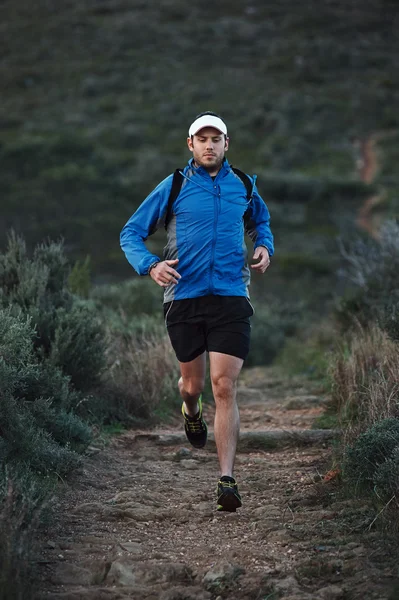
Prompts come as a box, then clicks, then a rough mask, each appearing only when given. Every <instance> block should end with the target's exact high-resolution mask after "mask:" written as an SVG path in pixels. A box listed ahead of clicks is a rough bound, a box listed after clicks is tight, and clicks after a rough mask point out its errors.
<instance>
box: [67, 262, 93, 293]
mask: <svg viewBox="0 0 399 600" xmlns="http://www.w3.org/2000/svg"><path fill="white" fill-rule="evenodd" d="M68 284H69V289H70V290H71V292H72V293H73V294H76V295H77V296H81V297H82V298H88V297H89V294H90V287H91V282H90V256H86V258H85V259H84V260H83V261H80V260H77V261H76V263H75V264H74V265H73V268H72V270H71V272H70V274H69V277H68Z"/></svg>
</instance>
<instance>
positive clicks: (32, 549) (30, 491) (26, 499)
mask: <svg viewBox="0 0 399 600" xmlns="http://www.w3.org/2000/svg"><path fill="white" fill-rule="evenodd" d="M52 486H53V481H52V480H50V479H43V478H41V480H40V481H39V479H38V478H37V477H35V476H34V475H33V474H32V472H31V471H30V470H29V469H28V468H27V467H26V466H25V467H24V466H21V465H19V466H18V468H17V469H15V468H14V467H12V466H10V465H8V466H7V467H4V465H3V467H2V469H1V470H0V539H1V544H0V600H31V598H33V597H35V592H36V591H37V590H36V586H35V585H34V583H33V581H34V565H35V561H34V557H35V556H37V548H36V541H35V538H36V530H37V528H38V526H39V521H40V518H41V514H42V511H43V508H44V507H45V503H46V499H47V497H48V495H49V493H50V491H51V489H52Z"/></svg>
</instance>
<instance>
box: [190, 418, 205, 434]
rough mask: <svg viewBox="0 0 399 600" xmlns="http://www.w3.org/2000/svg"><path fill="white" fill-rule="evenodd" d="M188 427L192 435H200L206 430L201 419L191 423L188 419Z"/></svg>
mask: <svg viewBox="0 0 399 600" xmlns="http://www.w3.org/2000/svg"><path fill="white" fill-rule="evenodd" d="M186 427H187V429H188V430H189V431H190V433H200V432H201V431H203V430H204V426H203V424H202V419H201V418H199V419H196V420H195V421H189V420H188V419H186Z"/></svg>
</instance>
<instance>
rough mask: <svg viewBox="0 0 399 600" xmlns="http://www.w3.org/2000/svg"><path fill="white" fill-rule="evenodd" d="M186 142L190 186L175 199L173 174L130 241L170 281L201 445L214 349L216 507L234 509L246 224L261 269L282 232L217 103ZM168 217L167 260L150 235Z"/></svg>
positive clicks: (182, 382) (133, 222) (160, 280)
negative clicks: (149, 244) (151, 247)
mask: <svg viewBox="0 0 399 600" xmlns="http://www.w3.org/2000/svg"><path fill="white" fill-rule="evenodd" d="M187 145H188V148H189V150H190V152H192V154H193V157H192V159H191V160H190V161H189V162H188V165H187V166H186V167H185V169H184V170H183V171H181V188H179V190H178V194H177V197H176V198H175V200H174V202H173V206H172V207H170V195H171V190H172V185H174V176H173V175H170V176H169V177H167V178H166V179H165V180H164V181H162V182H161V183H160V184H159V185H158V186H157V187H156V188H155V189H154V190H153V192H151V194H150V195H149V196H148V197H147V198H146V199H145V200H144V202H143V203H142V204H141V206H140V207H139V208H138V209H137V211H136V212H135V213H134V215H133V216H132V217H131V218H130V219H129V221H128V222H127V223H126V225H125V226H124V228H123V230H122V233H121V247H122V249H123V250H124V252H125V254H126V257H127V259H128V261H129V262H130V264H131V265H132V266H133V267H134V269H135V270H136V271H137V273H139V274H140V275H147V274H149V275H150V277H151V278H152V279H153V280H154V282H155V283H157V284H158V285H160V286H161V287H163V288H164V289H165V292H164V313H165V322H166V326H167V330H168V333H169V337H170V340H171V343H172V346H173V348H174V351H175V353H176V356H177V359H178V361H179V365H180V371H181V377H180V379H179V382H178V387H179V392H180V395H181V398H182V400H183V404H182V413H183V418H184V425H185V432H186V435H187V438H188V440H189V441H190V443H191V444H192V445H193V446H194V447H196V448H202V447H203V446H204V445H205V443H206V439H207V426H206V423H205V421H204V418H203V415H202V397H201V394H202V391H203V389H204V383H205V369H206V352H208V353H209V363H210V376H211V382H212V391H213V395H214V399H215V406H216V414H215V422H214V435H215V442H216V446H217V452H218V458H219V464H220V472H221V477H220V479H219V482H218V488H217V509H218V510H224V511H230V512H234V511H235V510H236V509H237V508H238V507H240V506H241V497H240V494H239V492H238V487H237V483H236V481H235V479H234V476H233V475H234V473H233V469H234V460H235V454H236V446H237V441H238V435H239V423H240V421H239V412H238V407H237V403H236V387H237V379H238V376H239V373H240V371H241V367H242V365H243V362H244V359H245V358H246V357H247V354H248V351H249V338H250V322H249V317H250V316H252V314H253V309H252V306H251V304H250V302H249V300H248V285H249V279H250V270H249V268H248V265H247V251H246V246H245V243H244V232H245V231H246V232H247V233H248V234H249V236H250V237H251V239H252V241H253V242H254V249H255V251H254V255H253V260H254V261H255V262H254V264H252V265H251V267H252V269H253V270H254V271H256V272H258V273H264V272H265V271H266V269H267V267H268V266H269V263H270V256H272V254H273V251H274V248H273V236H272V233H271V231H270V227H269V222H270V216H269V211H268V209H267V207H266V204H265V203H264V202H263V200H262V199H261V197H260V196H259V194H258V192H257V189H256V185H255V179H256V178H255V177H254V178H253V179H252V178H249V177H248V176H246V175H245V174H243V173H241V172H238V173H239V174H237V170H233V168H232V167H231V166H230V165H229V163H228V161H227V160H226V158H225V152H226V151H227V150H228V147H229V138H228V136H227V127H226V125H225V123H224V122H223V121H222V119H221V118H220V117H219V116H218V115H217V114H216V113H212V112H205V113H201V114H200V115H198V116H197V117H196V118H195V120H194V122H193V123H192V125H191V126H190V129H189V136H188V139H187ZM248 182H249V186H250V190H251V194H250V197H248V192H247V190H246V187H248ZM168 215H170V220H168ZM161 225H166V227H167V245H166V247H165V249H164V260H161V259H160V258H159V257H157V256H155V255H153V254H151V253H150V252H149V251H148V250H147V248H146V246H145V244H144V242H145V240H146V239H147V237H148V236H149V235H151V234H152V233H154V232H155V231H156V229H157V228H158V227H159V226H161Z"/></svg>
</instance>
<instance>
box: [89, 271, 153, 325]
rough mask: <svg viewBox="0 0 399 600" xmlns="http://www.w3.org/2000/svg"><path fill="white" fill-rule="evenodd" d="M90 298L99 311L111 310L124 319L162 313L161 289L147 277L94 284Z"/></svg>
mask: <svg viewBox="0 0 399 600" xmlns="http://www.w3.org/2000/svg"><path fill="white" fill-rule="evenodd" d="M90 298H91V299H92V300H93V301H94V302H95V303H96V306H97V308H98V310H99V311H100V312H103V311H104V310H105V311H107V310H111V311H114V312H115V313H119V314H121V315H123V316H124V317H125V318H126V319H129V318H131V317H137V316H138V315H140V317H141V316H142V315H157V316H158V315H161V314H162V301H163V298H162V290H161V289H160V288H159V286H157V285H155V284H154V282H153V281H152V279H150V278H149V277H147V278H146V277H133V278H132V279H128V280H126V281H124V282H123V283H118V284H113V285H101V286H96V287H94V288H93V289H92V290H91V293H90ZM105 314H106V315H107V314H108V313H107V312H106V313H105Z"/></svg>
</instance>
